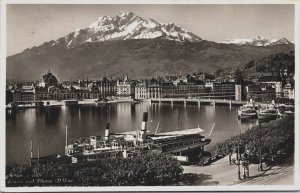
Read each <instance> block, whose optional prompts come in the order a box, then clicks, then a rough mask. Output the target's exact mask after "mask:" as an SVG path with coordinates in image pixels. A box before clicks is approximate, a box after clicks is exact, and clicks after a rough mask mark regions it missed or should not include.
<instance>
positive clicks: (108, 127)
mask: <svg viewBox="0 0 300 193" xmlns="http://www.w3.org/2000/svg"><path fill="white" fill-rule="evenodd" d="M109 129H110V123H109V122H108V123H106V128H105V136H104V140H105V141H108V140H109Z"/></svg>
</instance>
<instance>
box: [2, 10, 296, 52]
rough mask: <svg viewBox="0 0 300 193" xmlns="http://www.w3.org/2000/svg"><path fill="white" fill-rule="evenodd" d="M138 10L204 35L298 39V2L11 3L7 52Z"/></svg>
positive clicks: (216, 38)
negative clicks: (189, 3) (296, 25)
mask: <svg viewBox="0 0 300 193" xmlns="http://www.w3.org/2000/svg"><path fill="white" fill-rule="evenodd" d="M120 11H124V12H129V11H131V12H133V13H135V14H136V15H138V16H140V17H143V18H152V19H154V20H156V21H157V22H160V23H169V22H174V23H175V24H176V25H179V26H181V27H182V28H184V29H186V30H188V31H191V32H193V33H194V34H196V35H198V36H199V37H201V38H202V39H206V40H209V41H216V42H220V41H223V40H226V39H235V38H252V37H254V36H257V35H260V36H262V37H264V38H268V39H273V38H277V39H279V38H282V37H285V38H287V39H288V40H290V41H294V14H295V13H294V5H263V4H260V5H201V4H200V5H199V4H197V5H182V4H181V5H179V4H177V5H176V4H175V5H174V4H173V5H162V4H160V5H120V4H115V5H63V4H60V5H55V4H52V5H48V4H39V5H38V4H35V5H30V4H26V5H24V4H23V5H21V4H19V5H17V4H14V5H13V4H10V5H7V18H6V19H7V24H6V26H7V28H6V31H7V56H10V55H13V54H16V53H19V52H22V51H23V50H24V49H26V48H31V47H33V46H38V45H41V44H42V43H44V42H47V41H51V40H56V39H58V38H60V37H63V36H65V35H67V34H68V33H70V32H73V31H75V30H76V29H79V28H85V27H87V26H88V25H90V24H91V23H92V22H94V21H96V20H97V18H98V17H101V16H105V15H106V16H115V15H117V14H118V13H119V12H120Z"/></svg>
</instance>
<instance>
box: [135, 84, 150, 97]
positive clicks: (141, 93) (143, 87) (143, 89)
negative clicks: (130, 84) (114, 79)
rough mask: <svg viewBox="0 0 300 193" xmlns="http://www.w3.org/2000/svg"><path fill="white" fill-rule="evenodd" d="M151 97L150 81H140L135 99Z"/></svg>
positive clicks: (136, 88)
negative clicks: (149, 91) (149, 90)
mask: <svg viewBox="0 0 300 193" xmlns="http://www.w3.org/2000/svg"><path fill="white" fill-rule="evenodd" d="M147 98H149V93H148V83H147V82H146V81H145V82H140V83H138V84H136V86H135V99H147Z"/></svg>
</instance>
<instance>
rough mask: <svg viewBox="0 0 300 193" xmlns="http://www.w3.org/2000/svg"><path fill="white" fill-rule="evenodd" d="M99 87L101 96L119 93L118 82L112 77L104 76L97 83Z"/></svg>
mask: <svg viewBox="0 0 300 193" xmlns="http://www.w3.org/2000/svg"><path fill="white" fill-rule="evenodd" d="M95 84H96V85H95V86H97V87H98V89H99V97H102V98H105V97H108V96H115V95H116V94H117V82H116V81H114V80H113V79H112V78H107V77H104V78H103V79H102V80H101V81H97V82H96V83H95Z"/></svg>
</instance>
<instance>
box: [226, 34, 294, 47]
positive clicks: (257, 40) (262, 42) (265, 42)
mask: <svg viewBox="0 0 300 193" xmlns="http://www.w3.org/2000/svg"><path fill="white" fill-rule="evenodd" d="M221 43H223V44H237V45H250V46H273V45H279V44H292V43H291V42H290V41H288V40H287V39H286V38H281V39H272V40H269V39H266V38H263V37H261V36H255V37H253V38H251V39H245V38H244V39H232V40H225V41H223V42H221Z"/></svg>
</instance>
